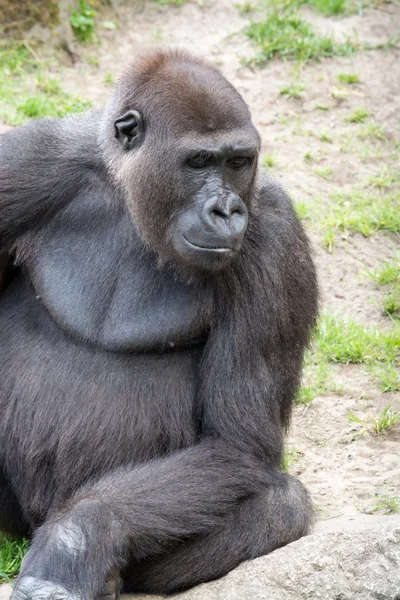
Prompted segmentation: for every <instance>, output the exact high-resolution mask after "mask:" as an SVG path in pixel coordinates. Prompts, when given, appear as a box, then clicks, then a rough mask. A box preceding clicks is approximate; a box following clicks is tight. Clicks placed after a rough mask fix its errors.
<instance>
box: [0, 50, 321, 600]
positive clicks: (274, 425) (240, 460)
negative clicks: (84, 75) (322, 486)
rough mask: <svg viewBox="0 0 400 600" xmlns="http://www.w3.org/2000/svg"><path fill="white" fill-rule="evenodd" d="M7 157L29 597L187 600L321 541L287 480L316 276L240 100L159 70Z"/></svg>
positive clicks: (9, 393) (1, 475)
mask: <svg viewBox="0 0 400 600" xmlns="http://www.w3.org/2000/svg"><path fill="white" fill-rule="evenodd" d="M0 139H1V142H0V264H1V273H2V276H1V292H0V347H1V355H0V415H1V416H0V529H1V530H2V531H5V532H8V533H10V534H13V535H16V536H24V535H25V536H32V543H31V547H30V550H29V552H28V554H27V555H26V557H25V560H24V562H23V566H22V569H21V572H20V575H19V578H18V580H17V582H16V586H15V589H14V592H13V598H14V599H15V600H30V599H32V600H50V599H52V600H54V599H56V600H89V599H98V598H102V597H107V598H110V599H114V598H117V597H118V595H119V593H120V590H122V591H124V592H128V591H129V592H139V591H140V592H148V593H166V594H168V593H173V592H176V591H179V590H183V589H185V588H188V587H190V586H193V585H195V584H198V583H201V582H205V581H208V580H211V579H215V578H217V577H220V576H222V575H224V574H225V573H227V572H228V571H229V570H231V569H233V568H234V567H236V566H237V565H238V564H239V563H240V562H242V561H244V560H246V559H251V558H255V557H258V556H261V555H263V554H266V553H268V552H271V551H272V550H274V549H276V548H278V547H280V546H283V545H285V544H287V543H289V542H291V541H293V540H296V539H298V538H300V537H301V536H303V535H306V534H307V532H308V531H309V527H310V523H311V522H312V509H311V503H310V500H309V497H308V494H307V492H306V490H305V488H304V487H303V485H302V484H301V483H300V482H299V481H297V480H296V479H294V478H293V477H291V476H290V475H288V474H287V473H285V472H283V471H282V470H281V468H280V465H281V459H282V447H283V436H284V433H285V430H286V428H287V427H288V425H289V421H290V413H291V406H292V404H293V400H294V396H295V394H296V390H297V388H298V385H299V379H300V375H301V366H302V358H303V352H304V349H305V348H306V346H307V344H308V341H309V336H310V330H311V328H312V326H313V324H314V322H315V318H316V312H317V296H318V294H317V284H316V276H315V270H314V266H313V262H312V258H311V252H310V248H309V243H308V240H307V238H306V236H305V233H304V231H303V229H302V227H301V225H300V223H299V221H298V219H297V217H296V215H295V213H294V210H293V208H292V205H291V202H290V200H289V199H288V197H287V195H286V194H285V193H284V192H283V191H282V189H281V188H280V186H279V185H277V184H276V183H274V182H272V181H271V180H269V179H268V178H267V177H266V176H265V175H263V174H261V173H260V172H259V169H258V166H257V160H258V154H259V150H260V137H259V134H258V133H257V131H256V129H255V127H254V125H253V123H252V120H251V116H250V113H249V109H248V107H247V105H246V104H245V102H244V101H243V99H242V98H241V96H240V95H239V93H238V92H237V91H236V90H235V88H234V87H233V86H232V85H231V84H230V83H228V82H227V81H226V79H225V78H224V77H223V76H222V75H221V73H220V72H219V71H218V70H217V69H216V68H215V67H214V66H212V65H211V64H208V63H207V62H206V61H204V60H202V59H200V58H195V57H193V56H191V55H190V54H188V53H186V52H183V51H172V50H171V51H157V52H153V53H151V54H146V55H144V56H141V57H139V58H138V59H137V60H136V61H135V62H134V64H133V65H132V66H131V67H130V68H129V69H128V70H127V72H126V73H125V75H124V76H123V77H122V79H121V80H120V82H119V83H118V84H117V86H116V88H115V91H114V94H113V96H112V98H111V100H110V102H109V104H108V106H107V107H106V108H105V110H104V111H94V112H90V113H88V114H84V115H83V116H82V115H81V116H69V117H66V118H64V119H50V118H49V119H43V120H40V121H37V122H31V123H29V124H27V125H26V126H23V127H20V128H17V129H15V130H13V131H10V132H8V133H6V134H4V135H3V136H2V137H1V138H0Z"/></svg>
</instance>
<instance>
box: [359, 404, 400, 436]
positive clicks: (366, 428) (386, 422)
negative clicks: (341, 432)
mask: <svg viewBox="0 0 400 600" xmlns="http://www.w3.org/2000/svg"><path fill="white" fill-rule="evenodd" d="M348 421H349V423H357V424H358V425H361V431H360V435H365V434H366V433H369V432H372V433H376V434H377V435H380V434H381V433H383V432H384V431H386V430H387V429H390V428H391V427H393V425H396V423H400V413H399V412H397V411H396V410H395V409H394V408H393V406H386V407H385V408H384V409H383V411H382V412H381V414H380V415H378V416H374V415H371V414H370V413H368V414H367V415H365V417H359V416H357V415H355V414H353V413H349V415H348Z"/></svg>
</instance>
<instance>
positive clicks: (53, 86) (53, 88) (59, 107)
mask: <svg viewBox="0 0 400 600" xmlns="http://www.w3.org/2000/svg"><path fill="white" fill-rule="evenodd" d="M47 67H48V65H47V63H46V62H45V61H40V62H38V61H36V60H34V59H33V58H32V56H31V55H30V53H29V52H28V50H27V48H25V47H24V46H23V45H20V44H0V118H1V119H2V120H3V121H4V122H5V123H8V124H9V125H21V124H23V123H24V122H25V121H27V120H28V119H31V118H40V117H46V116H50V117H61V116H64V115H65V114H67V113H75V112H81V111H82V110H85V109H86V108H88V107H89V106H90V103H89V102H87V101H83V100H81V99H80V98H78V97H76V96H73V95H71V94H68V93H67V92H65V91H64V90H63V89H62V87H61V85H60V82H59V80H58V79H56V78H54V77H52V76H51V75H50V74H49V71H48V68H47Z"/></svg>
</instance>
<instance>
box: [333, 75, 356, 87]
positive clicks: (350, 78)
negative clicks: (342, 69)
mask: <svg viewBox="0 0 400 600" xmlns="http://www.w3.org/2000/svg"><path fill="white" fill-rule="evenodd" d="M337 78H338V81H340V83H344V84H346V85H354V84H355V83H360V78H359V76H358V75H357V73H339V74H338V76H337Z"/></svg>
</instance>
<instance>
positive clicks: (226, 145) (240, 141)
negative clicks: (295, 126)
mask: <svg viewBox="0 0 400 600" xmlns="http://www.w3.org/2000/svg"><path fill="white" fill-rule="evenodd" d="M193 139H194V138H193V132H190V133H185V134H183V135H181V136H180V137H179V146H180V148H183V149H187V150H188V151H189V150H191V149H194V147H193ZM195 140H196V147H201V148H202V150H206V151H208V152H213V153H215V154H218V153H223V154H224V155H226V156H228V155H229V154H237V153H240V152H242V153H244V154H246V153H248V152H257V151H258V149H259V146H260V137H259V135H258V132H257V130H256V129H255V127H254V126H253V125H252V124H250V125H249V124H248V123H246V125H245V126H242V127H238V128H233V129H226V128H223V129H218V128H217V129H211V130H209V131H200V132H196V137H195Z"/></svg>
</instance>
